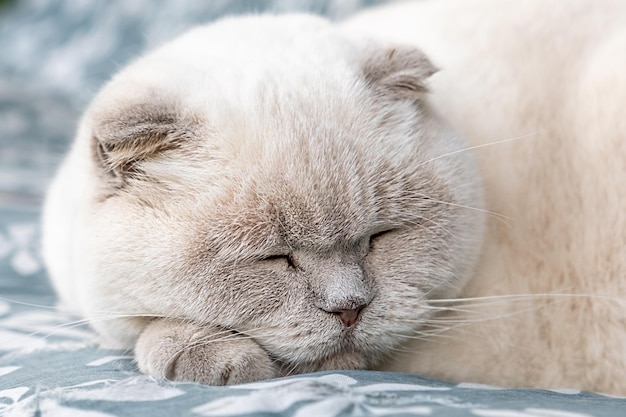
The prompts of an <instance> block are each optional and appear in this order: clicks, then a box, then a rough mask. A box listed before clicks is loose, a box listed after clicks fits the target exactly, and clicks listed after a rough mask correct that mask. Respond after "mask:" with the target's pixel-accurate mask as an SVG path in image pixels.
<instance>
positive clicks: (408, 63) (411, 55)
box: [363, 45, 437, 99]
mask: <svg viewBox="0 0 626 417" xmlns="http://www.w3.org/2000/svg"><path fill="white" fill-rule="evenodd" d="M363 72H364V75H365V79H366V80H367V82H368V83H370V84H371V85H372V86H374V87H375V88H377V89H378V90H380V91H382V92H386V93H388V94H391V95H392V96H393V97H396V98H399V99H411V98H419V97H420V96H421V95H422V94H424V93H426V92H428V86H427V80H428V78H429V77H430V76H431V75H433V74H434V73H435V72H437V68H436V67H435V66H434V65H433V64H432V62H430V60H429V59H428V57H426V55H425V54H424V53H423V52H422V51H420V50H419V49H417V48H415V47H411V46H404V45H397V46H389V47H377V48H371V49H370V50H368V51H367V54H366V59H365V62H364V64H363Z"/></svg>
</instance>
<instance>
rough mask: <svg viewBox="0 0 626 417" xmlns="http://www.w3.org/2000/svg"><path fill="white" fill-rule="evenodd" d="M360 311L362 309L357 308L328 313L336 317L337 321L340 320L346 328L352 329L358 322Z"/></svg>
mask: <svg viewBox="0 0 626 417" xmlns="http://www.w3.org/2000/svg"><path fill="white" fill-rule="evenodd" d="M361 310H363V307H359V308H357V309H354V310H334V311H330V313H331V314H335V315H337V316H338V317H339V320H341V322H342V323H343V324H344V325H345V326H346V327H352V326H354V325H355V324H356V322H357V321H358V320H359V314H360V313H361Z"/></svg>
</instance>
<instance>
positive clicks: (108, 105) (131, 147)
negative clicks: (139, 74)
mask: <svg viewBox="0 0 626 417" xmlns="http://www.w3.org/2000/svg"><path fill="white" fill-rule="evenodd" d="M91 120H92V155H93V157H94V159H95V162H96V165H97V166H98V167H99V169H100V170H101V172H102V174H103V175H104V176H105V177H106V178H107V179H108V180H109V181H110V182H111V183H113V184H115V185H118V186H119V185H122V184H123V183H124V182H125V180H127V179H128V178H130V177H132V176H138V175H140V174H143V172H142V170H141V165H142V162H144V161H146V160H147V159H149V158H154V157H157V156H159V155H161V154H162V153H164V152H166V151H168V150H172V149H176V148H179V147H181V146H184V144H185V143H186V142H189V141H190V140H193V138H194V137H195V136H196V135H197V132H198V130H199V129H198V126H199V125H200V123H199V121H198V119H197V118H195V117H193V116H190V115H189V114H188V113H186V112H185V111H183V110H182V106H180V105H178V103H177V100H175V99H174V98H172V97H166V96H163V95H159V94H154V93H153V94H147V93H146V94H141V95H140V96H131V97H129V96H125V97H120V98H117V99H115V100H111V99H108V100H107V99H103V100H100V102H97V104H96V106H95V108H94V109H93V111H92V116H91Z"/></svg>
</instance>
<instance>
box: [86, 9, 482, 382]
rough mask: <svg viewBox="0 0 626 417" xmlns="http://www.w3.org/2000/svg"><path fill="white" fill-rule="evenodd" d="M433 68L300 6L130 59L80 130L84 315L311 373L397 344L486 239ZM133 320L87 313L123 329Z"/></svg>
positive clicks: (409, 51) (365, 359)
mask: <svg viewBox="0 0 626 417" xmlns="http://www.w3.org/2000/svg"><path fill="white" fill-rule="evenodd" d="M434 72H435V69H434V67H433V65H432V64H431V63H430V62H429V61H428V59H427V58H426V57H425V56H424V55H423V54H422V53H421V52H420V51H418V50H416V49H413V48H411V47H407V46H402V45H386V44H384V43H379V42H374V41H365V40H358V39H357V38H355V37H353V36H352V35H350V34H347V33H343V32H342V30H341V29H340V28H337V27H336V26H333V25H331V24H330V23H328V22H326V21H323V20H321V19H319V18H315V17H310V16H289V17H250V18H240V19H231V20H225V21H222V22H220V23H217V24H215V25H212V26H209V27H203V28H199V29H196V30H194V31H192V32H190V33H188V34H186V35H184V36H183V37H181V38H179V39H178V40H176V41H174V42H172V43H170V44H168V45H166V46H164V47H162V48H161V49H159V50H157V51H156V52H154V53H152V54H149V55H147V56H146V57H144V58H142V59H140V60H139V61H137V62H135V63H133V64H132V65H131V66H129V67H128V68H127V69H126V70H124V71H122V72H121V73H120V74H119V75H118V76H116V77H115V78H114V79H113V80H112V81H111V82H110V83H109V85H108V86H106V87H105V89H104V90H103V91H102V92H101V93H100V94H99V95H98V97H97V98H96V99H95V101H94V103H93V104H92V106H91V107H90V110H89V111H88V113H87V115H86V117H85V119H84V123H83V128H82V129H81V135H82V136H81V138H80V139H81V140H82V143H83V144H84V146H85V149H87V148H88V149H89V154H90V158H91V159H90V165H89V167H90V168H89V169H90V174H89V175H91V176H92V177H93V187H91V188H90V189H89V190H86V191H85V193H86V194H85V198H87V199H88V200H89V202H88V203H87V206H88V210H87V211H86V214H85V219H84V224H85V230H84V231H82V232H81V233H85V235H87V236H88V238H86V239H85V242H86V243H85V245H84V247H83V248H80V249H79V250H80V251H82V255H81V257H82V259H84V261H83V265H84V268H85V270H84V274H83V275H84V276H86V277H89V278H86V279H85V282H84V283H83V284H81V285H82V286H83V290H82V292H83V294H86V296H88V297H89V299H90V300H91V302H90V303H89V304H90V307H89V308H90V309H92V311H93V312H94V313H93V314H94V315H95V314H96V313H95V312H98V311H113V312H116V313H117V312H119V313H128V314H139V315H142V314H145V315H147V316H164V317H179V318H184V319H190V320H194V321H196V322H198V323H206V324H210V325H217V326H221V327H224V328H231V329H234V330H236V331H239V332H241V333H244V334H248V335H250V336H252V337H253V338H254V339H255V340H256V341H257V342H258V343H259V344H260V345H261V346H262V347H263V348H264V349H265V350H266V351H267V352H268V353H269V354H270V355H272V357H274V358H275V359H276V360H278V361H280V362H283V363H285V364H288V365H290V366H296V365H297V369H302V370H309V369H310V370H313V369H322V368H327V367H344V368H352V367H363V366H366V365H370V364H371V363H373V362H374V361H376V360H377V359H378V358H379V357H380V356H381V355H384V354H385V353H388V352H389V351H390V350H391V349H392V348H393V347H394V346H395V345H397V344H398V343H399V342H400V341H402V340H403V338H405V337H407V336H410V335H411V334H412V333H413V332H414V331H415V330H416V329H417V328H419V327H420V326H421V325H422V324H423V323H424V320H426V319H428V318H429V317H430V315H431V310H430V309H428V308H427V302H428V300H429V299H431V298H437V297H448V296H454V295H455V294H457V293H458V291H459V289H460V288H461V287H462V286H463V284H464V282H465V280H466V279H467V277H468V275H469V274H470V273H471V271H472V268H473V266H474V264H475V262H476V258H477V256H478V255H477V254H478V253H479V249H480V245H481V235H482V225H483V221H482V217H481V213H480V211H479V210H474V209H471V208H470V207H474V208H477V207H480V206H481V193H480V184H479V183H480V182H479V179H478V174H477V172H476V169H475V167H474V164H473V161H472V159H471V155H470V154H469V153H468V152H461V151H460V150H462V149H464V148H465V147H466V145H465V144H464V143H463V141H462V140H461V139H460V138H459V136H458V134H456V133H455V132H454V131H453V130H452V129H451V128H450V127H449V126H448V125H447V124H446V123H445V122H443V121H442V120H441V118H440V117H439V116H438V115H436V114H434V113H433V111H432V109H431V107H430V106H429V104H428V99H427V82H428V78H429V77H430V76H431V75H432V74H433V73H434ZM133 323H135V325H136V327H133ZM127 324H128V327H123V326H122V327H115V326H112V325H110V322H108V321H104V322H102V324H98V323H96V324H95V325H96V327H100V330H101V331H102V332H103V333H105V334H108V335H109V337H111V338H119V339H121V340H124V339H125V338H128V340H129V341H131V340H132V338H133V337H136V331H138V330H140V328H141V322H140V321H135V322H133V321H129V322H127ZM124 326H126V324H124ZM123 331H127V333H126V334H124V332H123ZM111 333H114V334H111Z"/></svg>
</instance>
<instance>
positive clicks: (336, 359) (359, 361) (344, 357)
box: [275, 351, 370, 376]
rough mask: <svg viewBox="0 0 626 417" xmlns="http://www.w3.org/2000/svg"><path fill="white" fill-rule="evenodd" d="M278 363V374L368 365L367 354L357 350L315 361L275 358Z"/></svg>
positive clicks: (345, 368)
mask: <svg viewBox="0 0 626 417" xmlns="http://www.w3.org/2000/svg"><path fill="white" fill-rule="evenodd" d="M275 362H276V363H277V364H278V365H279V369H280V376H289V375H295V374H305V373H310V372H318V371H329V370H339V369H341V370H356V369H367V368H368V367H369V366H370V363H369V361H368V360H367V355H365V354H364V353H362V352H358V351H342V352H339V353H337V354H335V355H331V356H327V357H323V358H321V359H319V360H317V361H313V362H306V363H298V364H290V363H287V362H282V361H280V360H275Z"/></svg>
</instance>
